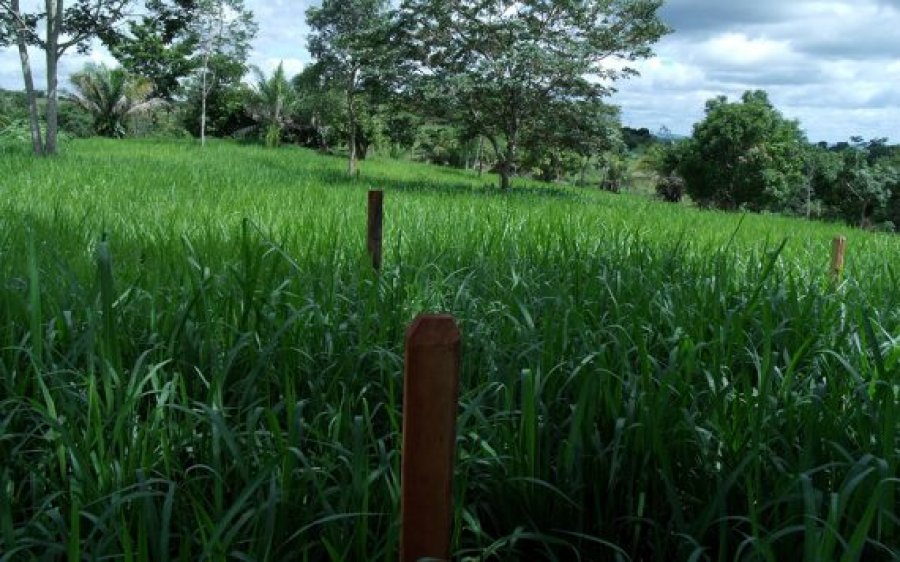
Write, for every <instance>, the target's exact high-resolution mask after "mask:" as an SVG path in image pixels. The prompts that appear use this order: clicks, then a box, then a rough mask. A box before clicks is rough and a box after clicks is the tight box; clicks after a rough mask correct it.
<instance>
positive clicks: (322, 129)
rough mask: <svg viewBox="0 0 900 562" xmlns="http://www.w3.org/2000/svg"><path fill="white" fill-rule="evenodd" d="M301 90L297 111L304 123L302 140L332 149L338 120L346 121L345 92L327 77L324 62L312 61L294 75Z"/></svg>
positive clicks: (298, 94) (293, 84)
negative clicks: (315, 62) (323, 67)
mask: <svg viewBox="0 0 900 562" xmlns="http://www.w3.org/2000/svg"><path fill="white" fill-rule="evenodd" d="M291 85H292V86H293V87H294V91H295V92H297V103H296V106H295V114H296V117H297V120H298V122H299V123H300V131H299V135H300V139H299V140H300V141H301V142H302V143H303V144H304V145H306V146H309V147H312V148H318V149H320V150H324V151H328V150H330V147H331V145H332V143H333V142H335V141H336V137H337V127H338V124H339V123H341V122H343V121H346V119H345V115H344V103H343V101H342V98H343V95H342V93H341V91H340V90H339V89H337V88H335V87H334V85H333V84H332V83H331V81H330V80H328V79H327V76H326V74H325V72H324V71H323V69H322V66H321V65H320V64H312V65H309V66H307V67H306V68H304V69H303V72H301V73H300V74H298V75H296V76H294V77H293V78H292V79H291Z"/></svg>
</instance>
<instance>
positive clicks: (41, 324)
mask: <svg viewBox="0 0 900 562" xmlns="http://www.w3.org/2000/svg"><path fill="white" fill-rule="evenodd" d="M343 170H344V163H343V162H342V161H341V160H339V159H333V158H328V157H324V156H321V155H318V154H315V153H312V152H306V151H300V150H295V149H283V150H279V151H267V150H263V149H261V148H256V147H241V146H237V145H233V144H225V143H223V144H213V145H211V146H210V147H208V148H207V149H206V150H201V149H200V148H198V147H196V146H194V145H192V144H178V143H169V142H167V143H162V142H159V143H156V142H146V141H143V142H124V141H119V142H114V141H98V140H91V141H73V142H72V143H70V144H69V145H68V146H67V147H66V151H65V154H64V155H63V156H61V157H60V158H58V159H52V160H33V159H31V158H29V157H27V156H24V155H18V154H17V153H15V152H12V153H6V154H3V158H2V159H0V193H2V199H0V201H2V203H0V205H2V206H0V459H5V461H4V463H3V464H2V466H0V558H2V559H4V560H6V559H9V560H31V559H49V560H54V559H66V558H67V557H68V559H69V560H78V559H82V558H84V559H95V558H96V559H102V558H105V557H120V556H121V557H124V558H125V559H133V560H155V561H159V560H169V559H182V560H200V559H213V560H225V559H243V560H395V559H396V557H397V553H396V550H395V549H396V542H397V537H398V531H399V530H398V527H397V516H398V501H399V496H398V494H399V429H400V424H401V413H400V408H399V404H400V400H401V392H400V390H401V388H402V335H403V330H404V328H405V326H406V324H407V323H408V322H409V321H410V320H411V319H412V318H413V317H414V316H415V315H416V314H418V313H419V312H422V311H435V310H441V311H447V312H451V313H453V314H455V315H456V316H457V318H458V319H459V321H460V325H461V329H462V332H463V373H462V385H461V398H460V413H459V418H458V440H457V442H458V453H457V466H456V480H455V514H454V517H455V518H454V521H455V527H454V528H455V534H454V538H453V545H454V549H455V552H456V553H457V555H458V557H460V558H465V557H470V558H474V559H491V560H542V559H546V560H572V559H576V556H577V555H580V556H581V559H584V560H636V561H637V560H660V561H662V560H689V559H690V560H718V561H725V560H784V559H796V560H804V561H806V562H813V561H821V560H891V559H896V557H898V556H900V552H898V550H897V548H898V547H897V545H898V544H900V521H898V520H897V515H896V514H897V508H898V498H900V494H897V493H896V486H897V482H898V477H900V474H898V455H900V444H898V429H900V428H898V415H900V408H898V394H900V387H898V383H900V284H898V273H900V269H898V265H897V264H898V263H900V237H891V236H886V235H875V234H869V233H864V232H858V231H845V230H844V229H841V228H838V227H836V226H831V225H823V224H815V223H806V222H801V221H795V220H789V219H784V218H778V217H766V216H747V217H741V216H737V215H728V214H721V213H710V212H700V211H695V210H691V209H688V208H685V207H679V206H671V205H665V204H662V203H655V202H652V201H650V200H648V199H646V198H640V197H632V196H625V195H623V196H615V195H609V194H605V193H599V192H595V191H582V190H576V189H563V188H547V187H545V186H540V185H537V184H535V185H524V184H523V185H520V186H519V187H518V188H516V189H515V190H513V192H511V193H508V194H500V193H498V192H496V191H495V190H494V189H493V188H492V187H490V186H489V185H488V184H490V183H496V178H495V177H492V176H484V177H483V178H477V177H476V176H474V175H470V174H467V173H464V172H460V171H453V170H445V169H437V168H433V167H427V166H419V165H413V164H409V163H403V162H393V161H380V160H379V161H370V162H365V163H363V167H362V174H361V176H360V178H358V179H354V180H350V179H348V178H346V177H345V176H344V174H343ZM371 187H378V188H383V189H384V190H385V191H386V224H385V264H384V271H383V274H382V275H381V276H376V275H374V274H373V273H372V271H371V270H370V267H369V266H368V265H367V263H366V260H365V257H364V251H363V250H364V240H363V235H364V228H365V192H366V190H367V189H369V188H371ZM839 232H841V233H844V234H846V235H847V236H848V238H849V248H850V249H849V259H848V268H847V271H846V273H845V275H844V277H843V279H842V280H841V282H840V283H839V284H832V283H831V282H830V281H829V279H828V276H827V274H826V272H827V267H828V261H829V257H828V253H829V248H830V241H831V238H832V237H833V236H834V235H835V234H837V233H839ZM101 240H105V241H104V242H101ZM3 557H5V558H3Z"/></svg>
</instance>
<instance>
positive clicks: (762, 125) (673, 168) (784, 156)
mask: <svg viewBox="0 0 900 562" xmlns="http://www.w3.org/2000/svg"><path fill="white" fill-rule="evenodd" d="M645 163H646V165H647V167H648V168H650V169H651V170H652V171H654V172H655V173H656V174H657V177H658V180H657V184H656V189H657V193H658V194H659V196H660V197H662V198H663V199H665V200H668V201H672V202H677V201H681V199H682V197H684V196H685V195H687V196H689V197H690V199H691V200H693V201H694V202H695V203H697V204H699V205H701V206H704V207H710V208H718V209H726V210H738V209H742V210H748V211H755V212H777V213H782V214H789V215H795V216H805V217H807V218H816V219H826V220H842V221H845V222H847V223H848V224H852V225H855V226H859V227H862V228H869V229H879V230H885V231H894V230H896V229H897V228H898V227H900V146H891V145H889V144H888V139H886V138H877V139H871V140H866V139H863V138H862V137H852V138H851V139H850V140H849V141H847V142H839V143H834V144H829V143H827V142H818V143H810V142H809V141H808V140H807V139H806V136H805V134H804V133H803V131H802V130H801V128H800V124H799V123H798V122H797V121H793V120H789V119H786V118H785V117H784V116H782V115H781V113H780V112H779V111H778V110H777V109H776V108H775V107H774V106H773V105H772V103H771V101H770V100H769V97H768V95H767V94H766V93H765V92H763V91H751V92H746V93H745V94H744V95H743V96H742V97H741V99H740V100H737V101H729V100H728V99H726V98H724V97H718V98H715V99H712V100H710V101H709V102H707V105H706V117H705V118H704V119H703V120H702V121H701V122H700V123H697V124H696V125H695V126H694V131H693V135H692V136H691V137H690V138H689V139H686V140H683V141H678V142H672V143H667V144H659V145H656V146H654V147H653V148H652V149H651V150H650V151H649V152H648V154H647V156H646V158H645Z"/></svg>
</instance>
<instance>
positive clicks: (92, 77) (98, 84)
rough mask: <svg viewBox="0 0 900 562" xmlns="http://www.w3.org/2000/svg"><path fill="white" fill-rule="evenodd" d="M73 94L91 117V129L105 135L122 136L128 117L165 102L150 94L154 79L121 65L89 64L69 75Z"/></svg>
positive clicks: (147, 111)
mask: <svg viewBox="0 0 900 562" xmlns="http://www.w3.org/2000/svg"><path fill="white" fill-rule="evenodd" d="M70 80H71V82H72V86H73V87H74V88H75V94H74V96H73V97H72V101H74V102H75V104H77V105H78V106H79V107H81V108H82V109H84V110H85V111H87V112H88V113H90V114H91V116H93V118H94V131H95V132H96V133H97V134H98V135H102V136H106V137H123V136H125V132H126V128H125V122H126V120H127V119H128V118H129V117H133V116H135V115H140V114H146V113H149V112H151V111H153V110H154V109H157V108H159V107H163V106H165V105H166V102H165V100H162V99H160V98H155V97H151V96H152V94H153V83H152V82H151V81H150V80H148V79H146V78H141V77H138V76H133V75H131V74H129V73H128V72H126V71H125V70H124V69H121V68H112V69H110V68H107V66H106V65H104V64H88V65H85V67H84V69H83V70H81V71H80V72H76V73H75V74H73V75H72V76H71V78H70Z"/></svg>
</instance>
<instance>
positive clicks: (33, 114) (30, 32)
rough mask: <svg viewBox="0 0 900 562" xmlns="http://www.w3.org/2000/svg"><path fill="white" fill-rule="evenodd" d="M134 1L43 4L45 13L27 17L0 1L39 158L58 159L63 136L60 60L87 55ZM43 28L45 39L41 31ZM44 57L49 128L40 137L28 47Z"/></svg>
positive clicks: (11, 0)
mask: <svg viewBox="0 0 900 562" xmlns="http://www.w3.org/2000/svg"><path fill="white" fill-rule="evenodd" d="M129 4H131V0H74V1H72V2H64V1H63V0H44V10H43V11H42V12H38V13H23V12H22V10H21V7H20V4H19V0H0V41H4V40H5V41H7V42H8V41H9V38H10V37H13V38H15V41H16V45H17V46H18V50H19V58H20V62H21V66H22V76H23V78H24V80H25V91H26V95H27V96H28V100H29V101H28V104H29V113H30V119H29V122H30V124H31V140H32V148H33V150H34V152H35V154H43V155H50V154H56V151H57V137H58V134H59V76H58V74H59V59H60V58H61V57H62V56H63V55H64V54H65V53H66V52H67V51H68V50H70V49H73V48H75V49H77V50H78V51H79V52H82V53H83V52H87V50H88V49H89V41H90V40H91V39H93V38H95V37H98V36H99V35H101V34H103V33H106V32H107V31H108V30H109V29H111V28H112V27H113V26H114V25H116V24H117V23H118V22H120V21H121V20H122V19H123V18H125V17H126V9H127V8H128V6H129ZM40 27H43V31H44V34H43V37H41V35H40V34H39V32H38V30H39V28H40ZM29 45H33V46H36V47H38V48H39V49H41V50H42V51H44V54H45V60H46V66H47V109H46V121H47V128H46V131H45V132H44V133H43V134H42V131H41V129H40V120H39V118H38V112H37V92H36V90H35V89H34V80H33V78H32V72H31V61H30V59H29V57H28V49H27V48H28V46H29Z"/></svg>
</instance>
